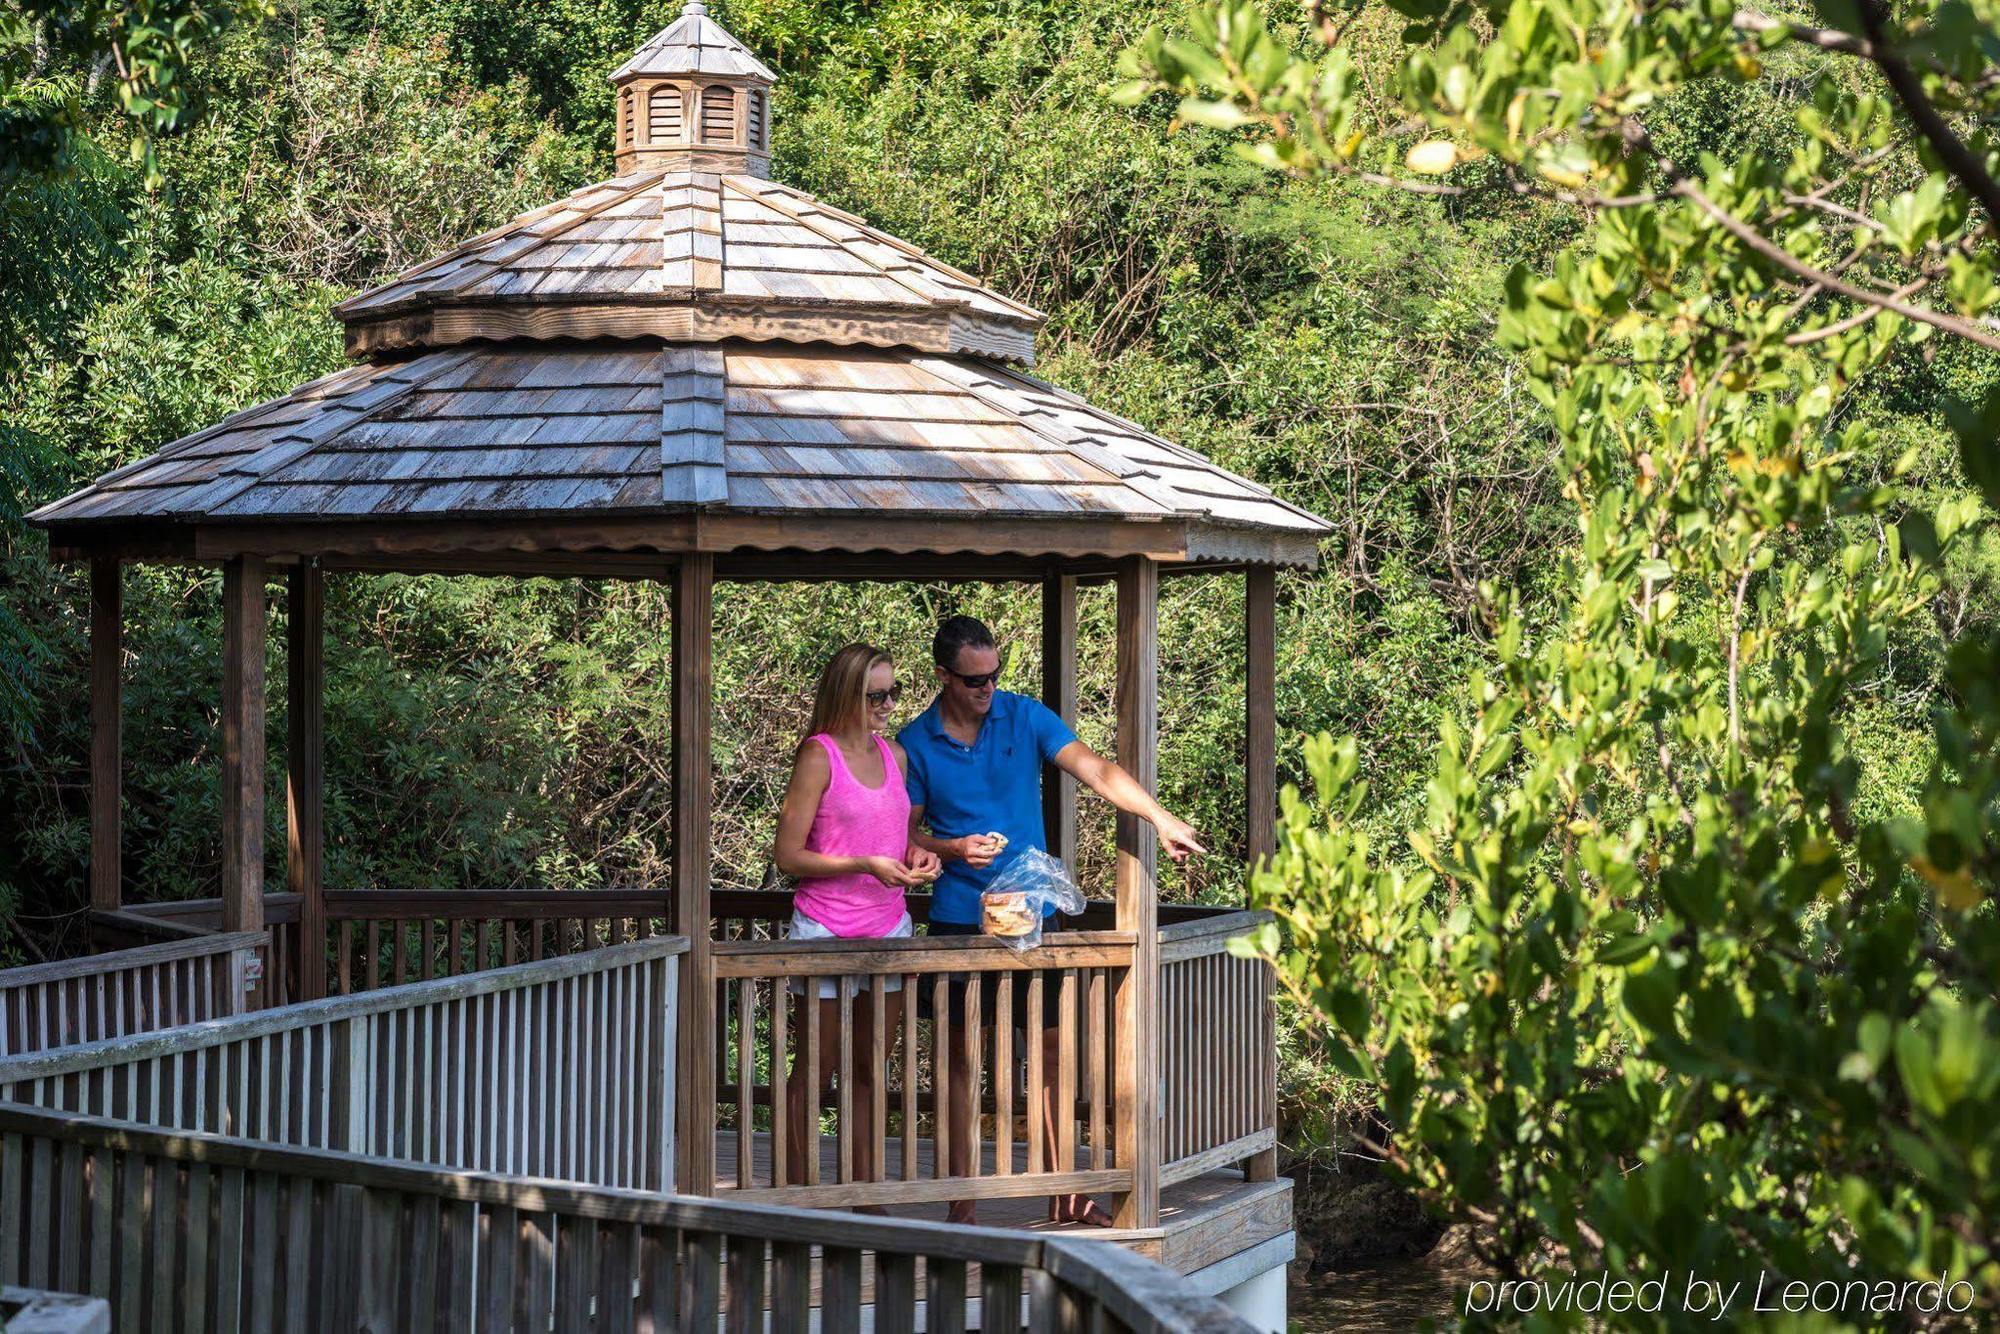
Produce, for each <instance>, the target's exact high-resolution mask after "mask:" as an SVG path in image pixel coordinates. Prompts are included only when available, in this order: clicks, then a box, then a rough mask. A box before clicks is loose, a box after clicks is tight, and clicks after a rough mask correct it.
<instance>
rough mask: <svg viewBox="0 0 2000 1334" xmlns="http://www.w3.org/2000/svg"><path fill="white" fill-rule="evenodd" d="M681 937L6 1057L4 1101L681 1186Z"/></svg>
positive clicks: (299, 1141)
mask: <svg viewBox="0 0 2000 1334" xmlns="http://www.w3.org/2000/svg"><path fill="white" fill-rule="evenodd" d="M686 949H687V942H686V941H685V940H683V939H681V938H680V937H676V936H660V937H655V938H653V939H650V940H644V941H635V942H633V943H630V944H627V945H620V946H615V947H612V948H610V949H604V950H595V951H592V952H590V953H587V954H578V955H569V956H565V957H562V958H557V959H544V960H541V961H539V962H533V963H526V964H518V965H515V966H514V967H512V968H499V969H492V970H489V971H487V972H483V973H473V974H466V975H463V976H459V977H451V978H440V979H437V980H434V981H430V982H414V983H410V984H408V985H406V986H401V987H390V988H384V989H382V990H379V991H374V992H369V993H366V994H362V995H354V996H338V997H332V998H329V999H327V1000H321V1001H310V1002H304V1003H301V1004H296V1005H290V1006H285V1007H282V1008H279V1009H272V1010H262V1011H257V1012H253V1013H249V1014H244V1015H239V1016H236V1017H233V1018H228V1019H218V1020H211V1021H208V1022H205V1023H198V1024H191V1025H185V1026H182V1027H178V1028H173V1029H166V1030H162V1031H158V1032H153V1033H144V1034H137V1035H134V1036H129V1037H120V1038H111V1039H106V1040H104V1041H100V1042H93V1043H86V1044H82V1045H80V1046H75V1047H69V1048H63V1049H60V1050H55V1051H47V1052H39V1053H35V1054H31V1055H23V1056H16V1057H10V1058H5V1059H0V1097H5V1098H8V1099H11V1100H13V1101H17V1102H25V1103H32V1104H34V1105H37V1106H43V1107H49V1108H53V1109H57V1110H68V1111H74V1112H82V1113H87V1114H93V1115H104V1116H110V1117H113V1118H115V1119H120V1120H130V1121H133V1122H137V1123H141V1124H147V1125H154V1126H158V1127H160V1128H162V1129H171V1130H194V1131H206V1130H210V1129H215V1130H220V1131H223V1132H225V1133H228V1134H232V1135H239V1136H242V1137H244V1138H248V1139H257V1140H265V1141H269V1142H272V1143H276V1144H285V1145H294V1146H300V1147H310V1148H330V1149H337V1150H344V1151H348V1152H353V1153H362V1154H371V1155H375V1156H381V1157H390V1158H397V1159H402V1160H406V1161H414V1162H421V1163H429V1164H437V1165H443V1166H453V1167H463V1168H479V1169H487V1170H494V1171H504V1172H512V1173H520V1174H527V1175H535V1176H545V1177H553V1178H561V1179H566V1180H579V1181H586V1182H590V1183H592V1184H599V1185H618V1186H636V1187H641V1188H645V1189H666V1188H669V1187H671V1185H672V1179H673V1178H672V1163H673V1152H672V1145H673V1126H672V1108H673V1087H674V1071H673V1061H672V1052H673V1041H674V1018H675V1009H676V1003H677V986H678V965H679V958H678V956H679V955H681V954H683V953H684V952H685V951H686Z"/></svg>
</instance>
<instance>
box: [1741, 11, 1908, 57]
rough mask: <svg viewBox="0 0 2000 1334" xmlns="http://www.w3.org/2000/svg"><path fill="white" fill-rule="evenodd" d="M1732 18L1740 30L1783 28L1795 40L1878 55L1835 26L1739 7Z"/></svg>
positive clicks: (1863, 43)
mask: <svg viewBox="0 0 2000 1334" xmlns="http://www.w3.org/2000/svg"><path fill="white" fill-rule="evenodd" d="M1730 22H1731V26H1733V27H1734V28H1735V29H1736V30H1737V31H1738V32H1756V33H1763V32H1771V31H1773V30H1775V29H1779V28H1782V29H1784V31H1785V33H1786V35H1787V36H1789V37H1790V38H1791V39H1792V40H1793V41H1795V42H1803V43H1805V44H1806V45H1807V46H1817V47H1818V48H1820V49H1821V50H1822V51H1844V52H1846V53H1847V54H1848V55H1851V56H1860V57H1861V58H1862V59H1864V60H1873V59H1875V50H1874V48H1873V47H1872V46H1870V45H1869V43H1867V42H1865V41H1863V40H1862V39H1861V38H1859V37H1856V36H1854V34H1852V33H1846V32H1835V31H1834V30H1833V29H1831V28H1814V27H1811V26H1809V25H1807V24H1804V23H1794V22H1792V21H1791V20H1790V19H1778V18H1772V17H1771V16H1770V15H1769V14H1764V13H1760V12H1758V11H1757V10H1754V9H1739V10H1737V11H1736V17H1735V18H1734V19H1732V20H1731V21H1730Z"/></svg>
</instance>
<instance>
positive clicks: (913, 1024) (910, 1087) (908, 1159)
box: [903, 973, 919, 1181]
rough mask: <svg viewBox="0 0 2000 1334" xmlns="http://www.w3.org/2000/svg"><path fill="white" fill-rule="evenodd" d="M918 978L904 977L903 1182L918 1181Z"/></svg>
mask: <svg viewBox="0 0 2000 1334" xmlns="http://www.w3.org/2000/svg"><path fill="white" fill-rule="evenodd" d="M918 985H919V984H918V981H917V975H916V974H915V973H906V974H904V975H903V1180H905V1181H915V1180H916V1179H917V1079H918V1060H917V1056H918V1053H917V986H918Z"/></svg>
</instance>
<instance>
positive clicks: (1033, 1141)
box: [1027, 972, 1050, 1172]
mask: <svg viewBox="0 0 2000 1334" xmlns="http://www.w3.org/2000/svg"><path fill="white" fill-rule="evenodd" d="M1042 976H1043V975H1042V974H1041V973H1039V972H1034V973H1029V974H1028V975H1027V983H1028V1029H1027V1045H1028V1170H1029V1171H1030V1172H1046V1171H1049V1170H1050V1168H1049V1165H1048V1164H1047V1163H1045V1162H1043V1160H1042V1144H1043V1141H1044V1140H1046V1139H1047V1138H1048V1133H1047V1130H1046V1129H1045V1121H1044V1109H1045V1105H1046V1103H1047V1101H1048V1098H1047V1095H1046V1094H1045V1092H1044V1090H1045V1089H1046V1088H1047V1087H1048V1085H1047V1084H1046V1082H1045V1080H1044V1075H1045V1073H1046V1072H1045V1071H1043V1069H1042Z"/></svg>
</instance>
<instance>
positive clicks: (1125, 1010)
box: [1117, 556, 1160, 1227]
mask: <svg viewBox="0 0 2000 1334" xmlns="http://www.w3.org/2000/svg"><path fill="white" fill-rule="evenodd" d="M1159 639H1160V567H1159V565H1158V564H1157V563H1156V562H1154V561H1152V560H1149V559H1148V558H1146V557H1144V556H1135V557H1131V558H1128V559H1126V560H1123V561H1120V562H1119V565H1118V763H1119V764H1120V765H1122V766H1123V767H1124V769H1125V770H1126V772H1128V773H1130V774H1131V775H1132V777H1133V778H1135V779H1137V780H1138V782H1139V785H1140V786H1141V787H1144V788H1145V789H1146V790H1147V791H1149V792H1150V791H1152V790H1153V787H1154V784H1155V782H1156V780H1157V778H1158V763H1157V759H1158V756H1157V745H1158V741H1159V719H1160V698H1159V656H1160V652H1159V649H1160V645H1159ZM1158 863H1159V841H1158V836H1157V835H1156V834H1155V833H1154V832H1153V828H1152V826H1151V825H1149V824H1147V823H1146V822H1145V821H1143V820H1140V819H1137V818H1136V817H1134V816H1130V815H1125V814H1122V813H1121V814H1120V815H1119V817H1118V929H1119V930H1120V931H1130V932H1132V933H1133V935H1134V937H1135V939H1134V942H1133V945H1132V968H1131V970H1130V971H1129V972H1128V973H1127V974H1126V975H1125V978H1124V980H1123V982H1122V983H1120V985H1119V988H1118V1046H1117V1054H1118V1165H1119V1166H1120V1167H1129V1168H1130V1169H1131V1170H1132V1189H1131V1191H1130V1193H1128V1194H1126V1195H1123V1196H1121V1197H1120V1198H1119V1200H1118V1205H1117V1225H1118V1226H1119V1227H1157V1226H1158V1225H1159V1221H1160V932H1159V896H1158V890H1157V887H1156V884H1155V876H1156V873H1157V870H1158Z"/></svg>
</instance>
